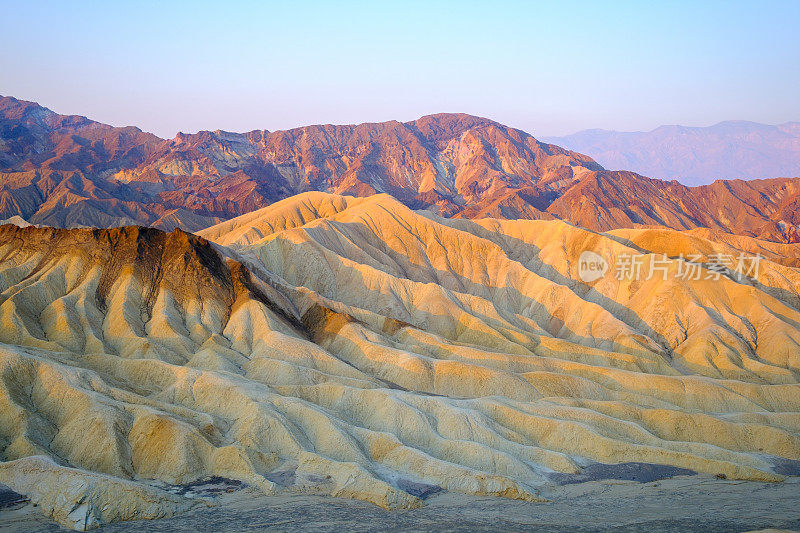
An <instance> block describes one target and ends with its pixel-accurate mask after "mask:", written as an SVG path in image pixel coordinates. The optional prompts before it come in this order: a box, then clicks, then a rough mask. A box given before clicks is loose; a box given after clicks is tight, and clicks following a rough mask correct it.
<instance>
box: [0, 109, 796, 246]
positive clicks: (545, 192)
mask: <svg viewBox="0 0 800 533" xmlns="http://www.w3.org/2000/svg"><path fill="white" fill-rule="evenodd" d="M313 190H318V191H325V192H331V193H337V194H349V195H355V196H368V195H371V194H375V193H388V194H391V195H393V196H394V197H396V198H398V199H399V200H400V201H401V202H402V203H403V204H405V205H406V206H409V207H412V208H414V209H417V208H427V209H430V210H433V211H434V212H436V213H438V214H441V215H444V216H450V217H466V218H485V217H487V216H491V217H495V218H509V219H515V218H525V219H552V218H561V219H564V220H567V221H570V222H572V223H575V224H578V225H581V226H583V227H587V228H590V229H594V230H601V231H605V230H608V229H614V228H624V227H636V226H641V225H661V226H667V227H671V228H674V229H691V228H697V227H708V228H713V229H716V230H722V231H726V232H729V233H735V234H742V235H748V236H753V237H759V238H762V239H768V240H773V241H778V242H790V243H791V242H797V241H798V239H800V233H798V228H800V220H798V218H797V217H798V215H797V213H798V212H800V210H798V209H797V207H798V202H800V200H798V198H800V181H799V180H797V179H775V180H763V181H753V182H744V181H731V182H716V183H714V184H713V185H708V186H704V187H686V186H683V185H681V184H679V183H677V182H664V181H660V180H652V179H648V178H645V177H643V176H640V175H638V174H634V173H631V172H609V171H605V170H603V169H602V168H601V167H600V166H599V165H598V164H597V163H596V162H594V161H593V160H592V159H590V158H589V157H587V156H584V155H581V154H578V153H576V152H571V151H568V150H565V149H563V148H560V147H558V146H555V145H552V144H546V143H542V142H539V141H537V140H536V139H534V138H533V137H532V136H531V135H529V134H527V133H525V132H523V131H520V130H516V129H513V128H509V127H507V126H503V125H501V124H498V123H496V122H493V121H491V120H488V119H484V118H478V117H473V116H469V115H463V114H438V115H431V116H427V117H423V118H421V119H419V120H415V121H411V122H406V123H400V122H395V121H392V122H383V123H376V124H360V125H355V126H354V125H344V126H332V125H321V126H306V127H302V128H296V129H293V130H288V131H276V132H269V131H266V130H263V131H262V130H258V131H252V132H249V133H243V134H240V133H228V132H223V131H213V132H211V131H202V132H199V133H197V134H192V135H187V134H179V135H178V136H176V137H175V138H174V139H172V140H162V139H158V138H157V137H155V136H153V135H150V134H147V133H143V132H141V131H140V130H138V129H136V128H113V127H111V126H107V125H104V124H99V123H96V122H93V121H90V120H88V119H86V118H84V117H65V116H61V115H57V114H55V113H53V112H52V111H49V110H47V109H45V108H43V107H40V106H38V105H37V104H33V103H31V102H22V101H19V100H15V99H13V98H2V97H0V219H5V218H9V217H11V216H15V215H19V216H22V217H23V218H24V219H26V220H28V221H29V222H31V223H34V224H47V225H51V226H59V227H73V226H81V225H83V226H96V227H111V226H119V225H124V224H131V223H138V224H142V225H149V226H154V227H158V228H161V229H167V230H171V229H173V228H176V227H181V228H184V229H187V230H191V231H195V230H199V229H201V228H204V227H207V226H209V225H211V224H214V223H215V222H218V221H219V220H221V219H227V218H231V217H235V216H238V215H241V214H243V213H247V212H250V211H253V210H256V209H259V208H261V207H264V206H267V205H269V204H271V203H273V202H275V201H277V200H280V199H283V198H286V197H288V196H292V195H294V194H297V193H302V192H305V191H313Z"/></svg>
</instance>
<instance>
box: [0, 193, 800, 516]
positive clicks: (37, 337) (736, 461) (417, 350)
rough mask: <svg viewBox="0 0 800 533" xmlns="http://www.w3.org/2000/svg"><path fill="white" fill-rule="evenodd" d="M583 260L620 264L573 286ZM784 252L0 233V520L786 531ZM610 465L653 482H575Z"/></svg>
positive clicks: (445, 226)
mask: <svg viewBox="0 0 800 533" xmlns="http://www.w3.org/2000/svg"><path fill="white" fill-rule="evenodd" d="M586 250H591V251H593V252H595V253H597V254H598V255H600V256H602V257H604V258H606V259H607V260H608V261H609V262H610V263H611V264H614V263H615V262H616V261H617V260H618V259H619V258H620V257H623V256H629V255H632V254H636V255H638V256H639V257H641V258H642V260H643V265H642V274H641V275H640V276H639V277H638V278H637V279H624V278H623V279H617V277H615V276H614V275H610V274H609V275H606V276H604V277H602V278H601V279H599V280H597V281H595V282H592V283H585V282H583V281H581V280H580V278H579V275H578V268H579V265H578V258H579V256H580V254H581V253H582V252H583V251H586ZM692 254H699V256H698V257H697V258H695V259H694V260H693V262H694V263H695V264H696V266H697V267H698V268H699V272H700V273H701V274H702V275H701V276H700V277H699V279H684V278H681V277H680V276H678V275H677V272H678V271H679V270H680V269H683V268H686V261H685V260H684V259H682V258H681V256H682V255H683V256H689V255H692ZM720 254H724V255H729V256H737V255H740V254H749V255H755V254H759V255H760V257H763V260H762V261H761V262H760V270H759V274H758V277H757V279H756V278H754V277H752V276H748V275H747V273H746V272H737V271H735V270H731V269H728V270H726V271H724V272H722V275H720V276H716V277H718V278H719V279H715V277H714V276H712V275H711V274H713V272H712V271H711V266H710V265H711V264H712V258H713V257H715V256H718V255H720ZM655 257H658V258H662V257H664V258H665V260H664V261H662V262H659V263H658V264H659V267H660V268H661V269H662V270H663V272H659V273H658V275H650V274H653V272H650V271H649V269H651V268H654V267H653V266H652V265H655V264H656V263H655V262H651V260H650V259H651V258H655ZM799 265H800V244H780V243H776V242H770V241H765V240H759V239H756V238H753V237H747V236H737V235H732V234H727V233H722V232H720V231H715V230H709V229H694V230H688V231H675V230H671V229H664V228H638V229H618V230H610V231H607V232H595V231H590V230H586V229H581V228H580V227H577V226H574V225H572V224H570V223H568V222H565V221H561V220H513V221H512V220H497V219H488V218H487V219H476V220H467V219H446V218H441V217H440V216H438V215H436V214H433V213H430V212H426V211H413V210H411V209H409V208H408V207H406V206H404V205H403V204H401V203H399V202H398V201H396V200H394V199H393V198H391V197H390V196H388V195H375V196H370V197H365V198H353V197H347V196H337V195H333V194H327V193H305V194H301V195H298V196H294V197H291V198H288V199H286V200H282V201H280V202H278V203H276V204H273V205H271V206H269V207H266V208H263V209H261V210H257V211H254V212H251V213H248V214H245V215H242V216H240V217H237V218H234V219H232V220H229V221H226V222H222V223H220V224H217V225H215V226H212V227H210V228H208V229H205V230H202V231H200V232H198V234H197V235H193V234H188V233H184V232H182V231H180V230H176V231H174V232H171V233H166V232H163V231H161V230H157V229H152V228H141V227H136V226H130V227H124V228H115V229H71V230H64V229H53V228H36V227H25V228H21V227H17V226H13V225H5V226H1V227H0V323H2V329H1V330H0V458H2V460H3V461H4V462H1V463H0V483H2V484H4V485H7V486H8V487H10V489H12V490H13V491H16V492H17V493H20V494H23V495H25V496H27V498H29V500H30V502H31V504H30V505H27V506H24V507H23V508H22V509H11V508H9V509H3V510H0V513H2V514H0V527H2V526H4V517H3V515H5V516H6V517H9V518H8V519H7V520H8V521H7V522H6V524H5V525H8V527H17V528H18V529H32V530H36V529H39V530H48V529H50V528H51V527H55V526H52V523H50V522H45V521H43V520H44V518H37V517H38V513H40V512H41V514H42V515H43V516H45V517H48V519H50V520H54V521H55V522H57V523H58V524H60V525H62V526H65V527H70V528H74V529H79V530H82V529H90V528H92V527H97V526H100V525H102V524H106V523H110V522H116V521H120V520H131V519H141V518H165V519H166V520H163V521H155V522H150V523H146V524H145V523H138V522H130V523H123V524H115V525H114V524H112V525H111V526H107V527H108V528H109V529H108V530H109V531H116V530H117V528H121V529H124V528H146V529H148V530H153V531H157V530H159V528H164V530H166V529H169V528H170V524H175V522H171V521H170V520H171V519H170V517H183V518H184V519H185V520H184V521H183V522H181V523H182V524H191V523H196V524H205V523H209V521H214V520H221V519H222V518H220V517H223V518H224V517H225V516H227V515H225V513H226V512H230V511H226V510H225V509H228V510H230V509H238V510H239V511H240V512H239V514H237V515H236V517H231V520H234V521H232V522H226V523H220V529H223V530H224V529H225V528H226V527H227V528H228V529H229V530H234V529H244V528H245V527H249V525H253V524H258V523H262V522H258V520H261V519H262V518H263V519H264V522H263V523H264V524H266V525H269V524H267V521H270V520H271V521H273V522H274V524H273V525H274V526H275V527H276V528H278V529H280V524H281V520H290V518H285V517H283V516H282V515H281V514H280V513H279V511H280V509H294V510H295V511H294V512H296V513H299V512H301V510H302V512H303V513H308V514H307V517H308V519H307V521H306V522H304V523H305V524H306V525H307V526H308V529H314V528H315V527H317V526H318V529H325V528H326V527H328V528H333V527H334V526H335V525H336V523H335V521H336V516H344V515H347V516H350V520H352V515H353V514H355V516H357V517H359V520H360V521H361V519H362V517H363V523H364V524H372V523H375V524H380V525H381V527H380V529H392V528H393V527H394V528H395V529H409V528H411V529H413V527H417V526H418V527H420V528H422V527H424V524H425V521H426V520H433V519H434V518H437V517H438V518H439V519H442V520H445V522H446V523H447V524H449V525H450V526H452V527H451V528H452V529H458V528H459V527H463V528H464V529H474V528H478V529H480V528H482V527H483V528H488V527H493V526H497V523H490V522H488V520H495V519H496V520H507V521H508V529H509V530H514V529H519V530H521V529H526V528H528V527H531V526H532V525H533V524H535V523H539V524H542V523H543V524H550V525H553V526H556V525H557V526H560V527H563V528H564V529H565V530H566V529H570V530H574V529H576V528H578V529H579V528H584V529H588V530H591V529H592V525H593V524H594V526H596V528H597V529H604V528H606V529H607V528H612V527H622V528H624V527H630V528H634V529H636V528H639V529H649V530H659V529H662V530H679V529H681V528H682V527H686V525H687V524H688V523H697V521H698V520H705V521H706V523H707V524H708V525H709V527H708V529H709V530H715V529H716V530H731V529H733V530H746V529H748V528H762V527H767V526H772V527H794V528H797V527H800V522H799V521H800V515H799V514H798V510H797V509H798V508H800V506H798V505H797V503H800V497H798V493H799V492H800V490H798V489H797V487H798V485H797V477H796V476H797V475H798V474H800V385H799V384H798V378H800V293H799V292H798V288H800V270H798V266H799ZM662 273H663V274H664V276H663V277H662ZM629 464H634V465H638V466H632V467H631V468H638V469H640V470H637V472H644V473H645V474H647V472H650V473H651V474H652V472H653V471H655V472H656V473H659V472H661V473H663V474H664V475H663V476H659V475H657V476H656V477H655V479H649V480H647V482H646V483H639V482H638V481H637V480H636V479H633V480H630V479H627V480H626V479H618V480H617V481H614V482H610V481H600V480H602V479H607V478H615V477H616V478H619V477H622V478H625V477H626V475H620V471H619V469H620V468H623V469H624V467H625V465H629ZM609 465H622V466H618V467H616V470H615V467H613V466H609ZM648 465H660V466H658V467H655V466H648ZM609 469H610V470H609ZM662 469H663V471H662ZM643 475H644V474H643ZM647 475H649V474H647ZM581 476H584V477H583V478H582V477H581ZM628 477H630V476H628ZM662 477H666V478H668V479H664V480H659V479H661V478H662ZM634 478H635V476H634ZM209 479H212V480H219V482H220V483H231V484H232V485H231V489H230V490H231V491H232V492H230V493H228V492H227V491H223V493H221V494H220V495H219V496H218V500H219V502H222V503H226V502H227V503H226V505H217V506H216V507H213V508H210V509H216V510H217V511H215V512H216V513H217V514H213V513H210V512H209V511H206V510H204V508H205V503H204V502H205V499H204V498H205V496H202V497H199V496H197V497H190V496H192V494H191V492H188V493H187V492H186V490H177V489H176V487H178V488H179V487H186V486H187V485H189V486H191V484H192V483H195V482H198V480H201V482H202V480H209ZM569 481H585V483H577V484H576V483H571V482H569ZM568 482H569V483H568ZM209 483H210V482H209ZM565 483H566V484H565ZM634 486H635V487H636V489H635V490H634V489H632V488H631V487H634ZM712 492H713V493H714V494H715V495H716V496H710V495H709V494H710V493H712ZM753 494H759V497H758V498H753V497H751V496H752V495H753ZM329 496H335V497H338V498H349V499H352V500H355V501H351V502H349V501H345V500H340V499H332V498H327V497H329ZM488 496H491V498H487V497H488ZM709 498H710V499H709ZM259 501H261V502H272V504H270V505H273V504H274V508H273V510H271V511H270V510H268V509H267V510H266V511H263V513H267V515H266V517H264V516H263V515H262V514H261V513H262V511H258V509H257V508H255V507H253V505H255V504H254V503H253V502H259ZM475 502H480V505H481V506H484V507H483V508H485V509H488V510H489V511H487V513H484V514H483V515H482V516H480V517H479V516H475V515H473V514H471V513H470V509H471V508H472V507H473V505H474V504H475ZM663 502H671V503H670V505H671V506H673V508H674V521H672V522H670V521H668V520H667V521H662V522H658V523H657V517H656V516H655V513H654V511H653V509H656V508H657V507H659V506H660V505H662V504H663ZM748 502H749V503H748ZM33 503H35V504H36V505H37V509H38V510H37V514H36V515H34V514H31V513H30V510H31V507H32V504H33ZM373 504H374V505H373ZM570 505H572V507H571V508H573V509H582V510H583V512H584V513H585V514H586V515H591V516H592V517H593V520H594V521H593V522H592V523H585V520H586V518H585V516H583V518H582V519H581V520H578V519H579V518H580V517H581V515H580V513H578V514H576V515H575V516H564V515H565V510H566V509H568V508H569V506H570ZM248 506H249V507H248ZM282 506H283V507H282ZM320 506H321V507H324V508H329V509H330V513H328V514H326V515H325V517H323V516H322V515H319V514H315V513H316V512H317V511H316V510H315V509H316V508H317V507H320ZM325 506H328V507H325ZM309 507H311V508H312V509H308V508H309ZM381 508H382V509H381ZM625 509H631V512H630V513H626V512H624V510H625ZM634 509H635V510H634ZM648 509H650V511H649V513H650V514H648ZM719 509H724V510H727V511H730V512H729V513H728V514H727V515H726V516H725V517H724V518H723V517H719V516H717V515H716V514H714V510H719ZM610 510H613V511H614V512H615V516H617V518H614V517H612V516H611V515H610V514H609V512H610ZM219 513H222V514H219ZM248 513H249V514H248ZM337 513H338V514H337ZM492 513H494V514H492ZM559 513H560V515H561V516H562V519H561V520H562V521H561V522H554V521H553V520H554V519H555V518H554V517H556V516H557V515H558V514H559ZM287 514H291V513H287ZM301 516H306V515H302V514H301ZM619 516H631V517H634V518H631V519H630V520H627V521H626V519H624V518H623V519H619V518H618V517H619ZM214 517H216V518H214ZM326 517H327V518H326ZM537 517H538V518H537ZM661 519H662V520H666V519H663V515H662V518H661ZM192 520H194V521H195V522H192ZM235 520H241V522H240V523H237V522H235ZM324 520H331V521H333V522H329V523H327V525H326V523H321V522H320V521H324ZM405 520H408V522H404V521H405ZM470 520H471V521H472V522H470ZM536 520H539V522H536ZM451 522H452V523H451ZM48 523H49V524H51V525H48ZM15 524H16V525H15ZM231 524H233V525H231ZM415 524H416V525H415ZM470 524H471V525H470ZM351 525H352V522H351ZM238 526H241V527H238ZM383 526H385V527H383ZM359 527H360V526H359Z"/></svg>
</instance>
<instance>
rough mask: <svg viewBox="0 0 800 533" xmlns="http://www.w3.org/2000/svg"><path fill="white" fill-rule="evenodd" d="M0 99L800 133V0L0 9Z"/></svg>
mask: <svg viewBox="0 0 800 533" xmlns="http://www.w3.org/2000/svg"><path fill="white" fill-rule="evenodd" d="M0 13H2V17H0V94H2V95H5V96H14V97H17V98H20V99H25V100H33V101H36V102H39V103H40V104H42V105H44V106H46V107H48V108H50V109H52V110H54V111H56V112H58V113H62V114H80V115H85V116H88V117H90V118H92V119H95V120H99V121H101V122H105V123H109V124H112V125H115V126H123V125H135V126H138V127H140V128H142V129H144V130H145V131H150V132H153V133H155V134H157V135H159V136H161V137H173V136H174V135H175V134H176V133H177V132H178V131H183V132H186V133H190V132H196V131H198V130H202V129H212V130H213V129H224V130H229V131H249V130H253V129H268V130H278V129H287V128H291V127H296V126H301V125H307V124H321V123H336V124H340V123H360V122H378V121H384V120H401V121H406V120H413V119H415V118H418V117H420V116H422V115H426V114H430V113H437V112H464V113H470V114H474V115H480V116H485V117H489V118H492V119H495V120H497V121H499V122H502V123H504V124H507V125H510V126H513V127H517V128H520V129H523V130H525V131H528V132H529V133H532V134H534V135H536V136H549V135H563V134H568V133H572V132H574V131H577V130H581V129H586V128H605V129H616V130H650V129H653V128H655V127H657V126H659V125H662V124H683V125H689V126H707V125H711V124H714V123H717V122H720V121H722V120H752V121H756V122H765V123H769V124H777V123H782V122H787V121H796V120H800V96H798V95H800V37H798V35H799V34H800V32H799V31H798V27H800V0H789V1H782V2H779V1H769V0H766V1H764V0H759V1H751V2H740V1H736V0H728V1H724V2H717V1H704V2H699V1H680V0H673V1H669V2H668V1H663V2H653V1H645V0H642V1H631V2H624V1H619V2H589V1H586V2H570V1H565V2H561V1H556V0H551V1H549V2H510V1H502V0H491V1H484V2H471V1H468V0H462V1H459V2H445V1H439V2H436V1H427V2H416V1H412V0H406V1H403V2H350V1H338V2H302V1H298V2H289V1H285V2H202V1H198V2H124V1H115V2H108V1H103V2H81V1H73V2H37V1H34V0H25V1H12V0H0Z"/></svg>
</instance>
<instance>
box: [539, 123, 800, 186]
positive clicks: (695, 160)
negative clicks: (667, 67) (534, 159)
mask: <svg viewBox="0 0 800 533" xmlns="http://www.w3.org/2000/svg"><path fill="white" fill-rule="evenodd" d="M544 140H545V141H546V142H550V143H555V144H558V145H561V146H565V147H567V148H569V149H571V150H577V151H578V152H581V153H584V154H588V155H590V156H591V157H593V158H594V159H595V160H596V161H598V162H599V163H600V164H602V165H603V166H604V167H606V168H611V169H626V170H632V171H634V172H639V173H641V174H644V175H646V176H651V177H654V178H660V179H676V180H678V181H680V182H682V183H685V184H687V185H702V184H708V183H711V182H713V181H714V180H717V179H753V178H777V177H791V176H798V175H800V122H787V123H785V124H779V125H777V126H771V125H768V124H759V123H757V122H746V121H741V120H736V121H727V122H720V123H719V124H716V125H714V126H709V127H707V128H693V127H687V126H661V127H659V128H656V129H654V130H653V131H647V132H642V131H633V132H625V131H609V130H599V129H593V130H584V131H579V132H578V133H574V134H572V135H567V136H566V137H547V138H545V139H544Z"/></svg>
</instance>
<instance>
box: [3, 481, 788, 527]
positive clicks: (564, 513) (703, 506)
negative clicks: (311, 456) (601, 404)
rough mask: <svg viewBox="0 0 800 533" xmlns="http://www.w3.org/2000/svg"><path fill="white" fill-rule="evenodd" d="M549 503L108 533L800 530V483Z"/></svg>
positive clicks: (253, 500)
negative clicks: (180, 532) (171, 532)
mask: <svg viewBox="0 0 800 533" xmlns="http://www.w3.org/2000/svg"><path fill="white" fill-rule="evenodd" d="M542 495H543V496H545V497H547V498H549V499H551V500H552V501H551V502H549V503H526V502H518V501H512V500H507V499H503V498H492V497H469V496H464V495H459V494H452V493H439V494H436V495H433V496H431V497H430V498H428V499H427V500H426V505H425V506H424V507H423V508H421V509H417V510H413V511H405V512H388V511H384V510H382V509H380V508H378V507H375V506H374V505H371V504H368V503H364V502H359V501H354V500H344V499H337V498H330V497H319V496H304V495H286V496H263V495H260V494H258V493H256V492H255V491H253V490H252V489H249V488H245V489H241V490H237V491H236V492H233V493H222V494H220V495H219V496H218V497H217V502H218V505H217V506H215V507H211V508H202V509H197V510H195V511H192V512H190V513H186V514H183V515H180V516H177V517H174V518H170V519H164V520H154V521H150V522H124V523H117V524H111V525H108V526H105V527H103V528H101V529H100V530H99V531H101V532H103V533H107V532H108V533H111V532H138V531H143V532H147V533H157V532H167V531H187V532H189V531H215V532H227V531H230V532H233V531H306V532H324V531H354V532H361V531H363V532H366V531H464V532H467V531H507V532H515V531H555V532H559V531H565V532H566V531H644V532H647V533H657V532H671V531H675V532H678V531H681V532H682V531H705V532H714V531H720V532H723V531H724V532H737V531H749V530H757V529H764V528H777V529H789V530H800V478H794V477H793V478H789V479H788V480H787V481H786V482H784V483H775V484H770V483H754V482H748V481H733V480H725V479H717V478H715V477H712V476H707V475H692V476H678V477H674V478H671V479H665V480H661V481H654V482H646V483H640V482H638V481H630V480H604V481H588V482H583V483H569V484H554V485H552V486H548V487H546V488H545V489H544V490H542ZM0 530H3V531H28V532H44V531H59V527H58V526H57V525H55V524H54V523H52V522H50V521H48V520H46V519H45V518H44V517H42V516H41V515H39V514H38V513H37V511H36V509H35V508H33V506H32V505H30V504H27V505H24V506H22V507H19V508H16V509H10V510H9V509H6V510H0Z"/></svg>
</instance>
